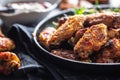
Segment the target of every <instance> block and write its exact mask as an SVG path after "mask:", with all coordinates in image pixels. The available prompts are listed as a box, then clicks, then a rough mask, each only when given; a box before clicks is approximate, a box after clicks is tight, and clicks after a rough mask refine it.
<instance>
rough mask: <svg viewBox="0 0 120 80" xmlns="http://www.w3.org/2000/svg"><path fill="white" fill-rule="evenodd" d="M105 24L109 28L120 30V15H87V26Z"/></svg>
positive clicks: (110, 13) (105, 13) (111, 13)
mask: <svg viewBox="0 0 120 80" xmlns="http://www.w3.org/2000/svg"><path fill="white" fill-rule="evenodd" d="M99 23H104V24H105V25H107V26H108V28H120V13H114V12H103V13H97V14H90V15H86V20H85V23H84V25H85V26H87V27H88V26H89V27H90V26H92V25H95V24H99Z"/></svg>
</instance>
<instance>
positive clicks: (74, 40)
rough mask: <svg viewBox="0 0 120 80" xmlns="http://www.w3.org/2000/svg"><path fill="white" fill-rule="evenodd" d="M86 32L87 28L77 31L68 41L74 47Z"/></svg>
mask: <svg viewBox="0 0 120 80" xmlns="http://www.w3.org/2000/svg"><path fill="white" fill-rule="evenodd" d="M86 30H87V28H82V29H79V30H78V31H76V33H75V35H74V36H73V37H71V38H70V39H69V40H68V43H69V44H70V45H71V46H73V47H74V46H75V44H76V43H77V42H78V40H79V39H80V38H81V37H82V36H83V35H84V33H85V31H86Z"/></svg>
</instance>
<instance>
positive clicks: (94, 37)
mask: <svg viewBox="0 0 120 80" xmlns="http://www.w3.org/2000/svg"><path fill="white" fill-rule="evenodd" d="M106 42H107V26H106V25H104V24H102V23H101V24H97V25H93V26H91V27H90V28H88V29H87V31H86V32H85V33H84V35H83V37H82V38H80V39H79V41H78V42H77V44H76V45H75V47H74V53H75V54H77V55H78V56H80V57H81V58H88V57H89V55H90V54H92V52H93V51H98V50H100V48H101V46H103V45H104V44H105V43H106Z"/></svg>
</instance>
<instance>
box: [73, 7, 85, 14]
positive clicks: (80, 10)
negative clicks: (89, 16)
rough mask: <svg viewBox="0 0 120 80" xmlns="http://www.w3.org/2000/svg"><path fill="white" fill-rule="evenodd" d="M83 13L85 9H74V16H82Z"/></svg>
mask: <svg viewBox="0 0 120 80" xmlns="http://www.w3.org/2000/svg"><path fill="white" fill-rule="evenodd" d="M84 11H85V7H81V8H79V9H78V8H75V14H76V15H79V14H83V13H84Z"/></svg>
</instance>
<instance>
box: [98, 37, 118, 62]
mask: <svg viewBox="0 0 120 80" xmlns="http://www.w3.org/2000/svg"><path fill="white" fill-rule="evenodd" d="M118 61H120V39H116V38H113V39H111V40H109V42H108V43H107V44H106V46H105V48H104V49H103V51H102V54H101V55H99V56H98V59H97V62H98V63H106V62H107V63H108V62H109V63H111V62H118Z"/></svg>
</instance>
